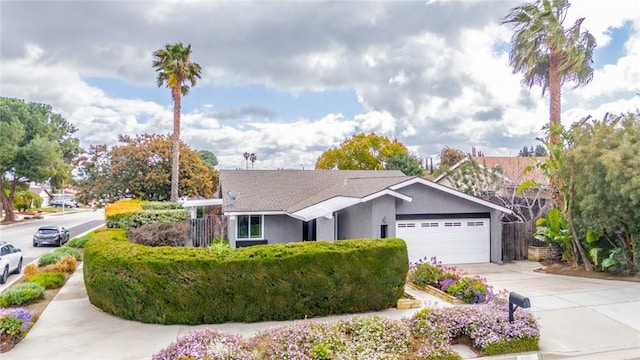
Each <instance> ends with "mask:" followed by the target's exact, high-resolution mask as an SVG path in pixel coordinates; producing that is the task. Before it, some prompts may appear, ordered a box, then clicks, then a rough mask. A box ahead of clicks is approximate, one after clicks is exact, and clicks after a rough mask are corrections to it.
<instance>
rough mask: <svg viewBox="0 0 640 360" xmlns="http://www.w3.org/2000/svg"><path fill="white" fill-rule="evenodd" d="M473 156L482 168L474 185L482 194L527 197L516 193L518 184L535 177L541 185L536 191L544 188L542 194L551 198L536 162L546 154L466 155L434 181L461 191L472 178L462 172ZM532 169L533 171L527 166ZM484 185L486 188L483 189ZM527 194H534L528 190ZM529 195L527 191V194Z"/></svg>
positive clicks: (547, 180) (547, 181)
mask: <svg viewBox="0 0 640 360" xmlns="http://www.w3.org/2000/svg"><path fill="white" fill-rule="evenodd" d="M470 159H473V161H475V163H476V164H477V165H478V167H479V168H481V169H483V173H482V174H481V176H480V177H481V179H480V180H479V181H476V182H477V184H474V185H475V186H477V187H479V188H478V189H476V190H477V192H479V193H480V194H478V195H481V196H483V197H491V196H493V195H500V196H507V197H510V196H524V195H521V194H517V193H516V189H517V187H518V186H519V185H520V184H522V183H523V182H524V181H527V180H533V181H534V182H535V183H536V184H539V185H540V187H535V190H538V189H541V190H542V191H543V193H542V197H544V198H548V194H547V193H546V189H547V187H548V186H549V179H548V178H547V177H545V176H544V174H543V173H542V171H541V170H540V169H538V168H537V167H536V166H535V165H536V164H537V163H538V162H541V161H544V160H545V159H546V158H544V157H537V158H536V157H533V158H532V157H524V156H482V157H471V158H469V157H467V158H464V159H462V160H460V161H459V162H458V163H456V164H455V165H453V166H452V167H451V168H450V169H449V170H448V171H446V172H444V173H443V174H441V175H440V176H438V177H437V178H436V179H434V182H436V183H438V184H440V185H444V186H447V187H451V188H454V189H457V190H460V191H464V189H462V188H463V187H465V184H468V183H469V179H467V180H466V181H465V180H463V179H464V177H465V176H466V175H463V173H464V171H465V166H468V165H469V164H470ZM527 168H529V170H530V171H526V172H525V169H527ZM483 186H484V188H482V187H483ZM528 194H531V192H529V193H528ZM525 195H526V194H525Z"/></svg>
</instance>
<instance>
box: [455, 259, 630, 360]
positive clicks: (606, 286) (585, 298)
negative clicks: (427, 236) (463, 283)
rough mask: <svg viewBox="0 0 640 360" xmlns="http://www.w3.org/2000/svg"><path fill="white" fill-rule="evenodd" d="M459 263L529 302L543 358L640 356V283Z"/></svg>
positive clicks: (521, 266) (522, 266)
mask: <svg viewBox="0 0 640 360" xmlns="http://www.w3.org/2000/svg"><path fill="white" fill-rule="evenodd" d="M458 267H459V268H461V269H463V270H465V271H467V272H468V273H469V274H470V275H480V276H482V277H485V278H487V281H488V283H489V284H490V285H492V286H493V288H494V291H496V292H497V291H500V290H502V289H507V290H509V291H515V292H517V293H520V294H522V295H524V296H526V297H528V298H529V299H530V300H531V309H530V310H531V311H533V312H534V313H535V314H536V315H538V319H539V323H540V325H541V335H540V350H541V353H542V354H544V355H547V356H544V358H545V359H549V358H553V356H552V355H555V357H557V358H563V357H576V356H579V357H580V358H590V359H591V358H593V359H640V283H637V282H626V281H614V280H600V279H588V278H579V277H571V276H559V275H549V274H544V273H538V272H534V271H533V270H535V269H538V268H541V265H540V264H539V263H536V262H531V261H516V262H512V263H507V264H504V265H496V264H471V265H460V266H458ZM586 355H589V356H586Z"/></svg>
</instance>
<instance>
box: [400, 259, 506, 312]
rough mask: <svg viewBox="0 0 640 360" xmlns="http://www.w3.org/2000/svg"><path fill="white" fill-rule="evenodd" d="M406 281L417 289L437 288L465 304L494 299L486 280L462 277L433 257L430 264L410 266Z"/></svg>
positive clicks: (457, 271) (460, 273)
mask: <svg viewBox="0 0 640 360" xmlns="http://www.w3.org/2000/svg"><path fill="white" fill-rule="evenodd" d="M407 281H408V282H409V283H412V284H413V285H415V286H417V287H426V286H431V287H434V288H437V289H439V290H441V291H444V292H446V293H447V294H449V295H451V296H453V297H455V298H457V299H460V300H462V301H464V302H465V303H467V304H480V303H486V302H487V301H489V300H491V299H492V298H493V297H494V294H493V288H492V287H491V286H489V285H487V280H486V279H484V278H481V277H470V276H464V273H462V272H461V271H459V270H458V269H457V268H455V267H453V266H449V267H447V266H443V265H442V264H441V263H439V262H438V261H437V260H436V258H435V257H433V258H431V261H430V262H422V261H419V262H417V263H413V264H411V266H410V267H409V273H408V275H407Z"/></svg>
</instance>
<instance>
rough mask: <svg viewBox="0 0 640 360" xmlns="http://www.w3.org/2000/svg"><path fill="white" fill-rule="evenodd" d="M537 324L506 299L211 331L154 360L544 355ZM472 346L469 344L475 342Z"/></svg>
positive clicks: (181, 342) (175, 344) (189, 337)
mask: <svg viewBox="0 0 640 360" xmlns="http://www.w3.org/2000/svg"><path fill="white" fill-rule="evenodd" d="M539 336H540V333H539V329H538V324H537V322H536V320H535V318H534V316H533V315H532V314H531V313H529V312H526V311H524V310H522V309H519V310H517V311H516V316H515V321H514V322H513V323H510V322H509V320H508V303H507V301H506V300H505V299H504V296H501V297H499V298H494V299H492V300H491V301H489V302H488V303H486V304H482V305H473V306H471V305H459V306H454V307H449V308H435V309H423V310H421V311H418V312H417V313H416V314H414V315H413V316H412V317H410V318H405V319H402V320H391V319H388V318H385V317H382V316H377V315H372V316H363V317H353V318H351V319H348V320H342V321H339V322H335V323H322V322H309V321H299V322H294V323H293V324H291V325H286V326H281V327H275V328H272V329H269V330H266V331H263V332H259V333H257V334H256V335H255V336H253V337H251V338H249V339H243V338H241V337H239V336H236V335H233V334H225V333H222V332H218V331H214V330H211V329H201V330H197V331H194V332H193V333H191V334H189V335H187V336H185V337H182V338H179V339H178V340H176V341H175V342H173V343H172V344H170V345H169V346H167V347H166V348H164V349H162V350H161V351H159V352H158V353H156V354H155V355H154V356H153V359H154V360H165V359H167V360H168V359H210V360H213V359H228V358H230V355H232V354H233V358H234V359H255V360H258V359H259V360H271V359H274V360H275V359H308V360H315V359H368V360H369V359H371V360H376V359H398V360H405V359H406V360H414V359H433V360H435V359H438V360H452V359H460V356H459V355H458V354H457V353H456V352H455V351H454V350H453V347H452V345H453V344H455V343H458V342H465V343H470V344H471V346H472V347H473V349H474V350H475V351H476V352H478V353H479V354H480V355H497V354H506V353H514V352H525V351H535V350H538V340H539ZM469 340H470V341H469Z"/></svg>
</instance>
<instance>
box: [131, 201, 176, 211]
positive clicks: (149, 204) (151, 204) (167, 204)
mask: <svg viewBox="0 0 640 360" xmlns="http://www.w3.org/2000/svg"><path fill="white" fill-rule="evenodd" d="M140 206H142V208H143V209H145V210H175V209H183V207H182V204H181V203H179V202H171V201H143V202H141V203H140Z"/></svg>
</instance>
